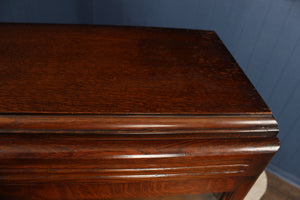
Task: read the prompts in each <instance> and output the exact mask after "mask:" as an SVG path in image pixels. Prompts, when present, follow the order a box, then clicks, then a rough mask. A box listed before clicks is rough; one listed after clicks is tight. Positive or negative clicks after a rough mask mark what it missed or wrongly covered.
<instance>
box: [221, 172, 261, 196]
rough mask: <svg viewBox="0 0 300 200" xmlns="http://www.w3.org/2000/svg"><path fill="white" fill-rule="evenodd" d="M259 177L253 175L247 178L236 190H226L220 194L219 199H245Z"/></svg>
mask: <svg viewBox="0 0 300 200" xmlns="http://www.w3.org/2000/svg"><path fill="white" fill-rule="evenodd" d="M256 178H257V177H251V178H248V179H247V180H245V181H244V182H243V183H242V184H241V185H240V186H239V187H238V188H237V189H236V190H235V191H233V192H224V193H221V194H218V195H217V197H218V200H243V199H244V198H245V196H246V195H247V193H248V192H249V190H250V189H251V187H252V185H253V184H254V183H255V181H256Z"/></svg>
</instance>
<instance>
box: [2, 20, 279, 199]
mask: <svg viewBox="0 0 300 200" xmlns="http://www.w3.org/2000/svg"><path fill="white" fill-rule="evenodd" d="M0 58H1V59H0V77H1V79H0V113H1V114H0V186H1V187H0V197H1V198H2V199H45V200H50V199H51V200H52V199H53V200H54V199H69V200H75V199H113V198H131V197H147V196H163V195H179V194H182V195H183V194H198V193H222V194H221V195H220V199H226V200H228V199H230V200H237V199H242V198H243V197H244V196H245V195H246V194H247V191H248V190H249V188H250V187H251V185H252V184H253V183H254V181H255V180H256V178H257V176H258V175H259V174H260V173H261V172H262V170H263V169H264V168H265V166H266V165H267V163H268V162H269V161H270V159H271V158H272V156H273V155H274V153H275V152H276V151H277V150H278V148H279V142H278V139H277V138H276V134H277V132H278V128H277V123H276V121H275V120H274V118H273V117H272V113H271V111H270V109H269V108H268V107H267V106H266V105H265V103H264V101H263V100H262V99H261V97H260V96H259V95H258V93H257V92H256V90H255V88H254V87H253V86H252V85H251V83H250V82H249V81H248V79H247V78H246V76H245V75H244V74H243V72H242V71H241V69H240V68H239V66H238V65H237V63H236V62H235V61H234V59H233V58H232V56H231V55H230V53H229V52H228V51H227V50H226V48H225V47H224V45H223V44H222V42H221V41H220V40H219V38H218V37H217V35H216V34H215V33H214V32H211V31H197V30H179V29H159V28H136V27H109V26H79V25H30V24H22V25H20V24H2V25H0ZM16 190H17V191H18V192H17V193H16V192H14V191H16Z"/></svg>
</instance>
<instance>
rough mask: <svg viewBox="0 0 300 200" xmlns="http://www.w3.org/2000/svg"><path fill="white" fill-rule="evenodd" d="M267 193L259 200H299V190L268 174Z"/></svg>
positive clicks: (201, 199) (193, 199)
mask: <svg viewBox="0 0 300 200" xmlns="http://www.w3.org/2000/svg"><path fill="white" fill-rule="evenodd" d="M267 178H268V186H267V191H266V193H265V194H264V196H263V197H262V198H261V199H260V200H300V189H299V188H296V187H295V186H293V185H291V184H289V183H287V182H285V181H284V180H282V179H280V178H278V177H277V176H275V175H273V174H271V173H268V172H267ZM131 200H215V198H214V197H213V195H212V194H202V195H185V196H172V197H151V198H150V197H149V198H135V199H131Z"/></svg>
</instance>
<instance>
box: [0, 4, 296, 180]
mask: <svg viewBox="0 0 300 200" xmlns="http://www.w3.org/2000/svg"><path fill="white" fill-rule="evenodd" d="M0 21H2V22H40V23H75V24H77V23H80V24H118V25H136V26H159V27H180V28H193V29H211V30H215V31H216V32H217V33H218V34H219V36H220V37H221V39H222V40H223V41H224V43H225V44H226V46H227V47H228V49H229V50H230V52H231V53H232V54H233V56H234V57H235V58H236V60H237V61H238V63H239V64H240V66H241V67H242V68H243V69H244V71H245V73H246V74H247V75H248V77H249V79H250V80H251V81H252V83H253V84H254V86H255V87H256V88H257V90H258V91H259V92H260V94H261V95H262V97H263V98H264V99H265V101H266V102H267V104H268V105H269V106H270V107H271V109H272V111H273V112H274V116H275V117H276V119H277V120H278V121H279V128H280V130H281V131H280V134H279V138H280V140H281V149H280V150H279V152H278V153H277V154H276V156H275V157H274V159H273V160H272V162H271V164H270V165H269V166H268V170H269V171H272V172H273V173H276V174H277V175H279V176H281V177H283V178H285V179H287V180H289V181H290V182H292V183H294V184H297V185H298V186H300V167H299V166H300V145H299V143H300V1H299V0H106V1H101V0H48V1H42V0H19V1H18V0H7V1H3V0H0Z"/></svg>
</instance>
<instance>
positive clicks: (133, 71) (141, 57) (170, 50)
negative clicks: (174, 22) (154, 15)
mask: <svg viewBox="0 0 300 200" xmlns="http://www.w3.org/2000/svg"><path fill="white" fill-rule="evenodd" d="M0 77H1V79H0V112H1V113H101V114H103V113H106V114H117V113H119V114H128V113H132V114H141V113H142V114H145V113H147V114H161V113H164V114H177V113H186V114H187V113H188V114H206V113H214V114H216V113H267V114H270V113H271V112H270V110H269V108H268V107H267V106H266V105H265V103H264V102H263V100H262V99H261V98H260V96H259V95H258V93H257V92H256V90H255V88H254V87H253V86H252V85H251V83H250V82H249V81H248V79H247V77H246V76H245V75H244V74H243V72H242V70H241V69H240V68H239V66H238V64H237V63H236V62H235V60H234V59H233V57H232V56H231V55H230V53H229V52H228V51H227V49H226V48H225V47H224V46H223V44H222V42H221V41H220V39H219V38H218V36H217V35H216V33H214V32H211V31H196V30H194V31H193V30H172V29H158V28H156V29H155V28H147V29H143V28H129V27H126V28H124V27H105V26H75V25H15V24H2V25H1V26H0ZM241 102H243V103H241Z"/></svg>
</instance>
